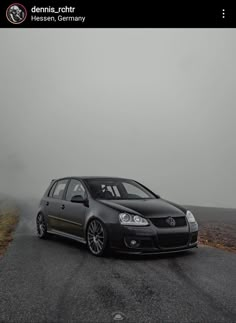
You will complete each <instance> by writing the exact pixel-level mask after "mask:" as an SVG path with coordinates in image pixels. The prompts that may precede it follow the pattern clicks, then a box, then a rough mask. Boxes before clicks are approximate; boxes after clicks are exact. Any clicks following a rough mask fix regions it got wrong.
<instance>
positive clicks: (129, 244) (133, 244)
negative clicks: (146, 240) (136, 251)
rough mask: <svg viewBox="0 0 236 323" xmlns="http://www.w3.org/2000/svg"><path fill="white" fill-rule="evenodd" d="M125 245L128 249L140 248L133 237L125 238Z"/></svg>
mask: <svg viewBox="0 0 236 323" xmlns="http://www.w3.org/2000/svg"><path fill="white" fill-rule="evenodd" d="M125 244H126V246H127V247H129V248H138V247H139V246H140V240H139V239H137V240H136V239H134V238H133V237H131V238H130V237H126V238H125Z"/></svg>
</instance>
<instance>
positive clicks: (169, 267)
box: [0, 203, 236, 323]
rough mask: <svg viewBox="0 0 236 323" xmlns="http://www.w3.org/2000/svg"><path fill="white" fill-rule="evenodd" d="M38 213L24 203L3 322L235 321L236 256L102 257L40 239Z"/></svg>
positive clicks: (197, 252) (8, 262)
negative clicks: (37, 221) (37, 230)
mask: <svg viewBox="0 0 236 323" xmlns="http://www.w3.org/2000/svg"><path fill="white" fill-rule="evenodd" d="M35 210H36V208H35V206H34V205H31V204H30V203H28V204H27V203H21V220H20V223H19V225H18V228H17V231H16V233H15V237H14V241H13V242H12V243H11V245H10V246H9V248H8V251H7V253H6V254H5V256H4V257H3V258H2V259H1V260H0V322H24V323H27V322H40V323H42V322H114V321H115V320H114V319H117V320H118V319H119V318H123V321H128V322H236V306H235V305H236V255H235V254H233V253H230V252H225V251H222V250H218V249H214V248H211V247H205V246H203V247H200V248H198V249H194V250H192V251H188V252H186V253H184V254H179V255H177V254H175V255H165V256H164V255H162V256H145V257H137V256H135V257H134V256H132V257H131V256H112V257H111V258H96V257H94V256H92V255H90V254H89V252H88V251H87V250H86V247H84V246H83V245H80V244H79V243H77V242H72V241H68V240H66V239H64V238H56V237H54V238H52V239H50V240H46V241H44V240H40V239H38V238H37V237H36V235H35V225H34V224H35ZM199 210H200V211H199V214H201V215H202V218H203V219H205V220H206V216H204V212H205V211H204V210H205V209H199ZM208 211H209V209H208ZM214 212H215V211H214ZM197 213H198V212H197ZM205 213H206V214H207V212H205ZM208 213H211V212H208ZM226 213H227V212H226V211H225V213H224V216H223V218H224V219H225V217H227V215H225V214H226ZM230 214H231V213H230ZM198 216H199V215H198ZM230 219H231V215H230ZM230 221H231V220H230ZM232 221H234V218H233V215H232Z"/></svg>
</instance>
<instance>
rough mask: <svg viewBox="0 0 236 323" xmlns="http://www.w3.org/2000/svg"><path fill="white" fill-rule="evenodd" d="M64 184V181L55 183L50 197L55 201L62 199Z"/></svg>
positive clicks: (65, 181) (65, 182)
mask: <svg viewBox="0 0 236 323" xmlns="http://www.w3.org/2000/svg"><path fill="white" fill-rule="evenodd" d="M66 184H67V180H66V179H63V180H61V181H58V182H56V183H55V185H56V187H55V189H54V190H53V193H52V197H53V198H55V199H62V196H63V193H64V190H65V187H66ZM50 193H51V192H50Z"/></svg>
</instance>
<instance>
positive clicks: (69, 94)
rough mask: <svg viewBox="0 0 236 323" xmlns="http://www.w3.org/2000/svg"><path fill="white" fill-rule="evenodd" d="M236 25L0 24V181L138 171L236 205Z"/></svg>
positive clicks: (0, 187) (27, 182)
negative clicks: (18, 26)
mask: <svg viewBox="0 0 236 323" xmlns="http://www.w3.org/2000/svg"><path fill="white" fill-rule="evenodd" d="M235 36H236V30H232V29H227V30H226V29H225V30H223V29H215V30H213V29H208V30H207V29H136V30H134V29H129V30H128V29H113V30H111V29H107V30H104V29H97V30H95V29H87V30H79V29H77V30H76V29H68V30H63V29H58V30H56V29H42V30H39V29H37V30H36V29H32V30H27V29H18V30H16V29H15V30H13V29H11V30H10V29H9V30H7V29H5V30H3V29H2V30H0V37H1V50H0V58H1V59H0V100H1V101H0V192H5V193H12V194H14V195H17V196H29V197H31V196H36V197H41V195H42V194H43V192H44V190H45V189H46V187H47V185H48V183H49V181H50V180H51V179H52V178H57V177H61V176H67V175H107V176H110V175H111V176H124V177H129V178H134V179H137V180H139V181H141V182H143V183H144V184H145V185H147V186H148V187H150V188H151V189H153V190H154V191H155V192H156V193H159V194H160V195H161V196H163V197H164V198H167V199H170V200H173V201H176V202H179V203H185V204H195V205H206V206H223V207H236V199H235V194H236V176H235V175H236V170H235V169H236V143H235V138H236V126H235V122H236V121H235V120H236V112H235V103H236V60H235V57H236V38H235Z"/></svg>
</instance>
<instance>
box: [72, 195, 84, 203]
mask: <svg viewBox="0 0 236 323" xmlns="http://www.w3.org/2000/svg"><path fill="white" fill-rule="evenodd" d="M71 202H72V203H83V204H85V205H86V204H88V199H87V198H86V197H83V196H82V195H74V196H73V197H72V198H71Z"/></svg>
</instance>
